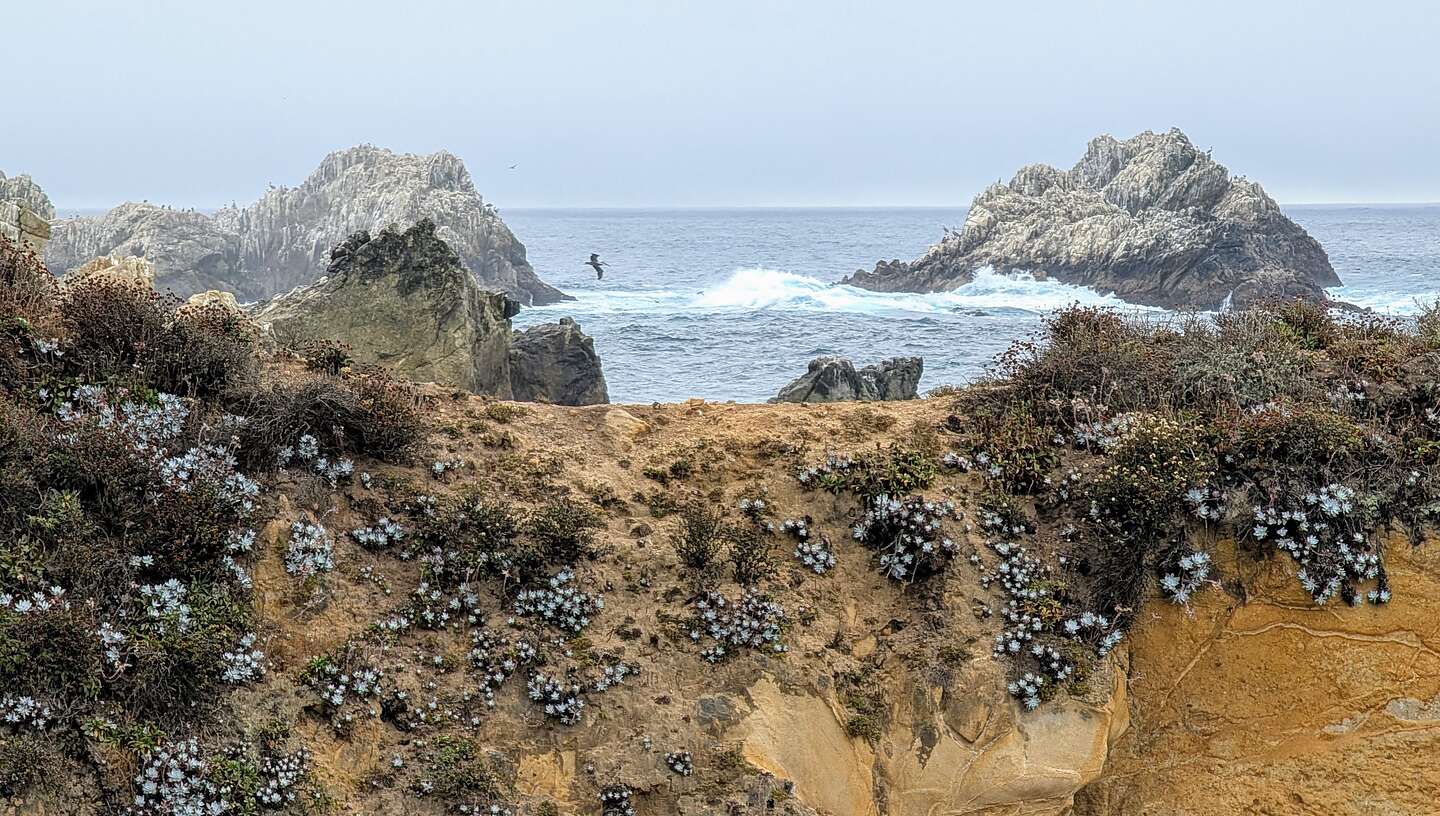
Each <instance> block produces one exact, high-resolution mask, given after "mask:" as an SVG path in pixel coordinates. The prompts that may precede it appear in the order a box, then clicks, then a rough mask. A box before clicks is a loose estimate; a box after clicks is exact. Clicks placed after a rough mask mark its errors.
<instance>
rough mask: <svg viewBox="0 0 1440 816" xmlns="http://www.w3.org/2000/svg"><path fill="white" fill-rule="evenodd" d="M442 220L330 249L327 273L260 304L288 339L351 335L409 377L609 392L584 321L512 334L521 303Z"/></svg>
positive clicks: (541, 393)
mask: <svg viewBox="0 0 1440 816" xmlns="http://www.w3.org/2000/svg"><path fill="white" fill-rule="evenodd" d="M439 233H440V230H439V228H438V227H437V226H436V225H435V222H433V221H431V220H429V219H424V220H422V221H420V222H419V223H417V224H416V225H415V226H413V227H411V228H410V229H408V230H405V231H403V232H402V231H400V230H399V229H398V228H396V227H388V228H386V229H384V230H382V231H381V232H380V233H379V234H377V235H375V236H373V237H372V236H371V235H370V233H368V232H364V231H361V232H357V233H355V234H354V235H352V236H350V237H349V238H348V239H347V240H346V241H344V242H343V243H341V244H340V245H338V246H336V247H335V248H334V249H333V250H332V251H331V253H330V266H329V268H328V270H327V272H326V275H325V276H324V277H321V278H320V279H319V280H317V281H315V282H314V283H312V284H310V285H308V286H300V287H296V288H295V289H293V290H292V291H290V292H288V293H286V294H284V295H280V296H278V297H275V298H273V299H272V300H270V301H268V302H266V303H263V304H260V305H258V306H257V307H256V308H255V310H254V317H255V321H256V323H257V324H259V325H260V327H261V329H262V331H264V332H266V333H267V334H268V335H269V336H270V337H271V338H272V339H273V340H275V341H276V342H278V343H280V344H282V345H286V346H291V347H303V346H304V345H306V344H307V343H309V342H311V341H316V340H341V341H343V342H345V343H348V344H349V345H350V348H351V354H352V356H353V357H354V359H355V361H356V362H359V363H366V364H379V365H384V366H387V367H389V368H392V369H394V370H395V371H397V372H398V373H400V374H402V375H404V376H405V377H408V378H409V379H412V380H416V381H419V382H427V381H428V382H437V383H442V384H445V385H453V386H456V387H459V388H463V389H466V390H468V391H473V392H475V393H477V394H490V395H493V396H497V397H500V398H502V399H512V398H513V399H520V400H529V401H534V400H544V401H547V402H553V403H557V404H561V405H589V404H594V403H597V402H605V401H606V400H607V399H608V397H607V395H606V391H605V375H604V374H603V373H602V372H601V370H600V359H599V357H598V356H596V354H595V348H594V343H593V341H592V340H591V339H590V338H589V337H586V336H585V335H584V334H582V333H581V332H580V327H579V326H578V325H576V324H575V322H574V321H572V320H562V321H561V322H560V323H559V324H554V325H548V326H536V327H534V328H532V329H529V330H527V331H524V332H515V333H512V331H511V328H510V318H512V317H514V316H515V314H516V313H517V312H518V311H519V308H520V306H519V304H518V303H516V302H515V301H514V300H512V299H511V298H510V297H509V296H508V295H505V294H503V293H500V292H491V291H488V290H485V289H482V288H481V287H480V285H479V283H477V282H476V280H475V277H474V276H473V275H471V274H470V273H469V271H468V270H467V269H466V268H465V266H464V265H463V264H462V262H461V260H460V256H459V255H457V254H456V253H455V251H454V250H453V249H451V248H450V246H449V245H448V244H447V243H446V242H445V241H444V240H442V239H441V238H440V234H439Z"/></svg>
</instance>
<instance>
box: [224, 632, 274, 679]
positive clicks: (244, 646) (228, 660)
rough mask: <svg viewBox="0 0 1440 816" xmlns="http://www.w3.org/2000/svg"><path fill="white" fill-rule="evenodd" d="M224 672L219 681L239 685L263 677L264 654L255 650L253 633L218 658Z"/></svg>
mask: <svg viewBox="0 0 1440 816" xmlns="http://www.w3.org/2000/svg"><path fill="white" fill-rule="evenodd" d="M220 661H221V663H223V664H224V666H225V670H224V671H223V672H222V673H221V674H220V679H221V680H224V681H225V682H227V683H232V684H235V685H239V684H241V683H249V682H250V681H252V680H258V679H259V678H261V677H263V676H265V653H264V652H262V651H260V650H259V649H257V648H255V633H254V632H251V633H249V634H247V635H245V636H244V637H242V638H240V642H239V643H238V644H236V646H235V648H234V649H231V650H230V651H228V652H226V653H225V654H223V655H221V656H220Z"/></svg>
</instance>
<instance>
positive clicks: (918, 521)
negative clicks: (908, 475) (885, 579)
mask: <svg viewBox="0 0 1440 816" xmlns="http://www.w3.org/2000/svg"><path fill="white" fill-rule="evenodd" d="M946 518H959V515H958V514H957V513H956V511H955V505H954V503H953V502H949V501H943V502H936V501H930V500H928V499H925V498H922V497H920V496H909V497H906V498H904V499H892V498H890V497H889V496H884V495H882V496H877V497H876V498H875V500H874V501H872V502H870V508H869V509H868V510H867V511H866V512H865V515H864V516H862V517H861V519H860V521H859V522H857V523H856V524H855V527H854V528H853V529H852V530H851V534H852V535H853V536H854V537H855V540H856V541H859V542H860V543H861V544H864V545H865V546H866V547H868V548H870V549H872V550H875V551H876V553H878V555H879V558H880V570H881V572H883V573H884V574H886V575H888V576H889V577H890V578H893V579H894V580H897V581H906V582H911V581H915V580H916V579H918V578H923V577H925V576H927V575H933V574H935V573H937V572H941V571H942V570H944V569H945V567H946V565H948V564H949V563H950V560H951V559H952V558H954V557H955V555H956V553H958V552H959V551H960V548H959V545H957V544H956V543H955V542H954V541H953V540H952V539H950V538H949V537H948V536H946V535H945V534H944V532H943V531H942V529H941V522H942V521H944V520H945V519H946Z"/></svg>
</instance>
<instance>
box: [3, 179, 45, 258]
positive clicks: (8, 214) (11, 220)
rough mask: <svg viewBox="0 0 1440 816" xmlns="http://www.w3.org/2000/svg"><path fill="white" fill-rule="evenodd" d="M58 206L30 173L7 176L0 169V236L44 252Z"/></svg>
mask: <svg viewBox="0 0 1440 816" xmlns="http://www.w3.org/2000/svg"><path fill="white" fill-rule="evenodd" d="M54 217H55V207H54V205H52V204H51V203H50V197H49V196H47V195H45V191H44V190H42V189H40V185H38V184H36V183H35V181H34V180H33V179H31V178H30V177H29V176H25V175H20V176H15V177H13V178H7V177H6V176H5V174H4V173H0V236H4V237H6V238H8V239H10V240H11V241H14V242H15V243H23V244H28V245H29V246H30V247H32V248H33V249H34V250H35V251H36V252H42V253H43V252H44V250H45V245H46V243H48V242H49V240H50V234H51V228H50V220H51V219H53V218H54Z"/></svg>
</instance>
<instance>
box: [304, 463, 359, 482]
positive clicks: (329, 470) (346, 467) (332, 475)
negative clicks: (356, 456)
mask: <svg viewBox="0 0 1440 816" xmlns="http://www.w3.org/2000/svg"><path fill="white" fill-rule="evenodd" d="M310 467H311V469H312V470H314V471H315V474H316V475H317V476H319V477H320V478H322V479H324V480H325V481H326V482H328V483H329V484H330V486H331V487H335V486H336V485H338V484H340V482H342V481H347V480H349V478H350V477H351V476H354V475H355V463H354V462H352V461H350V460H349V459H336V460H333V461H332V460H331V459H330V458H329V457H326V456H318V457H316V458H315V462H314V464H312V465H311V466H310Z"/></svg>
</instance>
